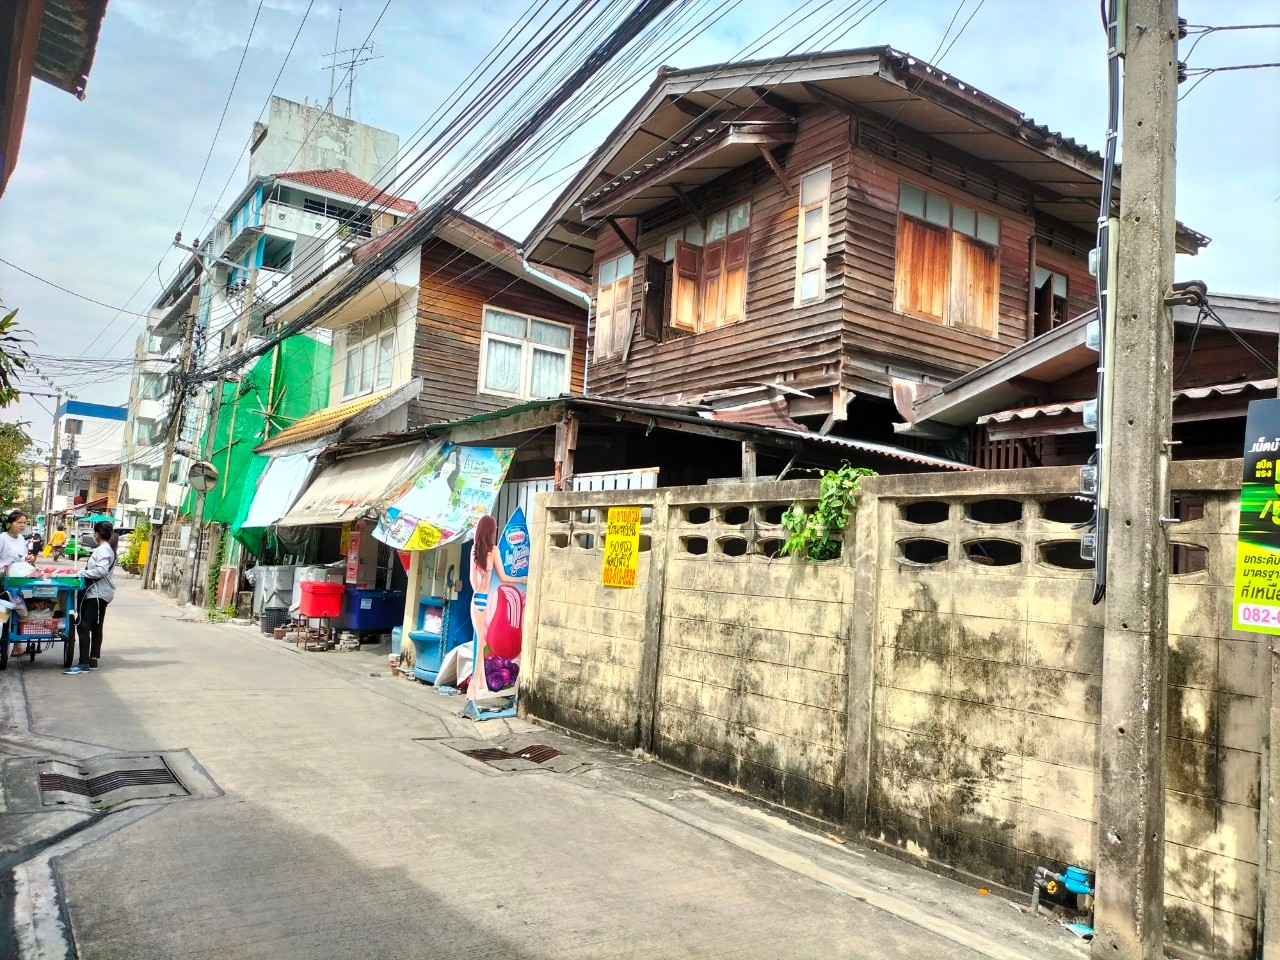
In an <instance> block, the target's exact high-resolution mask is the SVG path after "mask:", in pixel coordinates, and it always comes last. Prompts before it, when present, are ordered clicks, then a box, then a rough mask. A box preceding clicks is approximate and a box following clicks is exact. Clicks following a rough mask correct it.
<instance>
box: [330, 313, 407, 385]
mask: <svg viewBox="0 0 1280 960" xmlns="http://www.w3.org/2000/svg"><path fill="white" fill-rule="evenodd" d="M381 326H385V324H382V323H380V322H379V318H378V317H373V318H370V320H367V321H357V322H356V323H353V324H352V325H351V326H350V327H348V328H347V334H346V337H347V342H346V348H345V350H344V352H343V356H342V399H344V400H347V399H350V398H352V397H359V396H362V395H364V394H366V393H370V392H372V391H373V390H382V389H385V388H386V387H389V386H391V381H392V379H393V373H394V368H395V357H396V331H395V328H394V327H393V328H392V329H390V330H385V331H383V332H381V333H379V332H377V331H378V330H379V328H380V327H381ZM369 329H372V331H373V332H372V333H370V334H367V335H366V330H369Z"/></svg>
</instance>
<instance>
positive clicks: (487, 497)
mask: <svg viewBox="0 0 1280 960" xmlns="http://www.w3.org/2000/svg"><path fill="white" fill-rule="evenodd" d="M514 454H515V450H514V449H512V448H510V447H460V446H457V445H455V444H452V443H441V444H440V445H439V446H437V447H434V448H432V449H431V450H430V451H429V452H428V454H427V457H426V460H425V461H424V462H423V464H422V466H421V467H420V468H419V469H417V470H415V471H414V472H413V473H412V474H411V475H410V476H409V478H408V479H407V480H406V481H405V482H404V483H402V484H400V485H399V486H398V487H396V488H395V489H393V490H390V491H388V493H387V494H386V495H385V496H384V497H382V498H381V499H380V500H379V501H378V526H377V529H376V530H375V531H374V534H373V535H374V536H375V537H376V538H377V539H379V540H381V541H382V542H383V543H385V544H387V545H388V546H391V547H394V548H395V549H397V550H411V551H412V550H430V549H432V548H434V547H438V546H440V545H441V544H445V543H449V542H451V541H453V540H457V539H458V538H459V537H461V536H463V535H464V534H465V533H466V532H467V531H468V530H469V529H470V528H471V527H472V526H473V525H474V524H475V522H476V521H477V520H479V519H480V518H481V517H483V516H485V515H486V514H487V513H489V511H490V510H492V509H493V505H494V502H495V501H496V500H497V498H498V490H499V489H500V488H501V487H502V481H503V480H504V479H505V478H506V476H507V469H508V468H509V467H510V466H511V458H512V456H514Z"/></svg>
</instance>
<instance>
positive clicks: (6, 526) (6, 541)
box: [0, 510, 35, 572]
mask: <svg viewBox="0 0 1280 960" xmlns="http://www.w3.org/2000/svg"><path fill="white" fill-rule="evenodd" d="M0 527H3V531H4V532H3V533H0V572H3V571H4V570H7V569H8V567H9V564H11V563H15V562H17V561H19V560H25V561H27V563H34V562H35V557H34V556H32V553H31V545H30V544H29V543H28V542H27V537H26V529H27V515H26V514H25V513H23V512H22V511H21V510H12V511H10V512H9V513H8V514H7V515H6V516H5V517H4V520H3V521H2V522H0Z"/></svg>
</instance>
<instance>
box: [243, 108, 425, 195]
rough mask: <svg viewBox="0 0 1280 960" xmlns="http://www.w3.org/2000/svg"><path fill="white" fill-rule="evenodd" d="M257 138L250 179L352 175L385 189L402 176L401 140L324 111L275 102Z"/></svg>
mask: <svg viewBox="0 0 1280 960" xmlns="http://www.w3.org/2000/svg"><path fill="white" fill-rule="evenodd" d="M254 134H255V141H257V142H256V145H255V146H254V148H253V150H252V151H251V152H250V154H249V178H250V179H252V178H254V177H257V176H271V175H272V174H276V173H289V172H292V171H297V170H346V171H347V172H348V173H354V174H355V175H356V176H357V177H360V178H361V179H362V180H367V181H368V182H370V183H375V184H381V183H386V182H387V181H388V180H390V179H391V178H392V177H394V176H395V173H396V155H397V153H398V152H399V150H400V137H399V136H398V135H396V134H394V133H390V132H388V131H386V130H379V129H378V128H377V127H371V126H369V125H368V124H365V123H360V122H358V121H355V120H348V119H347V118H346V117H340V116H338V115H337V114H333V113H329V112H327V111H326V110H324V109H323V108H322V107H310V106H306V105H304V104H301V103H294V102H293V101H292V100H286V99H284V98H283V97H272V98H271V109H270V112H269V113H268V115H267V124H266V127H265V128H262V127H261V125H260V124H259V125H255V129H254ZM264 134H265V136H264ZM258 137H261V140H258Z"/></svg>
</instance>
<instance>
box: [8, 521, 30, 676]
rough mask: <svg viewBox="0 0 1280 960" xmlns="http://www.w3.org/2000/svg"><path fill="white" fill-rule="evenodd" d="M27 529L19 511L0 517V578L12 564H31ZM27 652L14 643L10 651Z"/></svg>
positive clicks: (24, 648) (19, 653)
mask: <svg viewBox="0 0 1280 960" xmlns="http://www.w3.org/2000/svg"><path fill="white" fill-rule="evenodd" d="M26 529H27V515H26V514H25V513H23V512H22V511H21V510H11V511H10V512H9V513H7V514H5V515H4V516H3V517H0V577H2V576H4V573H5V571H7V570H8V569H9V565H10V564H12V563H18V562H20V561H23V560H25V561H26V562H27V563H33V562H34V561H35V557H34V556H33V555H32V553H31V547H30V545H29V544H28V543H27V538H26V536H24V533H25V531H26ZM10 629H11V627H10V624H8V623H6V624H5V625H4V630H3V631H0V643H8V642H9V630H10ZM26 652H27V645H26V644H25V643H15V644H14V645H13V649H12V650H10V653H12V654H13V655H14V656H21V655H22V654H24V653H26Z"/></svg>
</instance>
